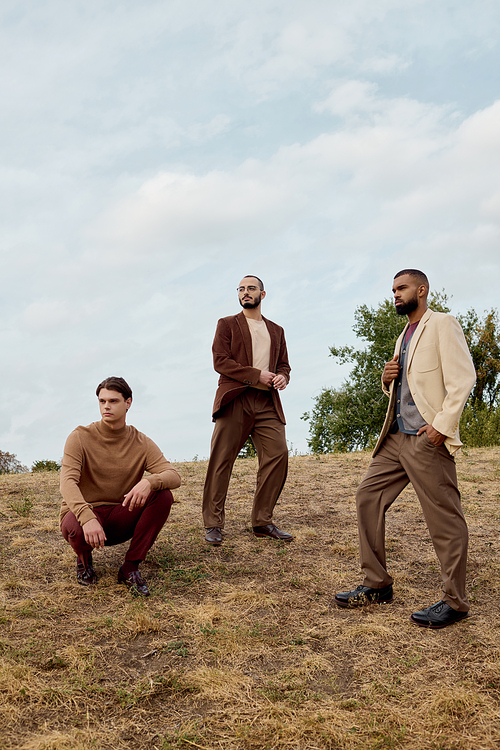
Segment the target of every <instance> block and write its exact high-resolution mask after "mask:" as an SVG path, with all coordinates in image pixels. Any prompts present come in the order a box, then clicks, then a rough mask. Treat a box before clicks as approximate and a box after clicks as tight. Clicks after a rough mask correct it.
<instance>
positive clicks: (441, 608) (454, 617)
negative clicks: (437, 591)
mask: <svg viewBox="0 0 500 750" xmlns="http://www.w3.org/2000/svg"><path fill="white" fill-rule="evenodd" d="M467 616H468V613H467V612H459V611H458V610H456V609H453V607H450V605H449V604H447V603H446V602H443V601H442V600H441V601H440V602H437V604H433V605H432V606H431V607H427V609H421V610H420V611H419V612H414V613H413V614H412V615H410V620H411V621H412V622H414V623H415V625H419V626H420V627H421V628H433V629H434V630H437V629H438V628H446V627H448V625H453V623H454V622H458V621H459V620H463V619H464V618H465V617H467Z"/></svg>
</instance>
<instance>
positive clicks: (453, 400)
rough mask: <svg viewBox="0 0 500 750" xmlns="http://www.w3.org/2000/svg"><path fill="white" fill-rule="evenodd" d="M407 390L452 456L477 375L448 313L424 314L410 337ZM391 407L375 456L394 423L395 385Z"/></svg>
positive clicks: (391, 390)
mask: <svg viewBox="0 0 500 750" xmlns="http://www.w3.org/2000/svg"><path fill="white" fill-rule="evenodd" d="M407 328H408V325H407V326H406V327H405V329H404V331H403V332H402V333H401V335H400V336H399V338H398V340H397V342H396V346H395V348H394V354H398V355H399V352H400V349H401V343H402V341H403V336H404V334H405V331H406V329H407ZM407 362H408V366H407V375H408V385H409V388H410V392H411V395H412V396H413V400H414V401H415V405H416V407H417V409H418V410H419V412H420V414H421V415H422V417H423V419H425V421H426V422H427V424H430V425H432V426H433V427H434V429H436V430H437V431H438V432H441V433H442V434H443V435H446V440H445V441H444V444H445V445H446V447H447V448H448V450H449V452H450V453H451V455H452V456H453V455H454V454H455V453H456V452H457V451H458V450H459V449H460V447H461V446H462V443H461V441H460V436H459V431H458V425H459V422H460V416H461V414H462V411H463V408H464V406H465V402H466V401H467V399H468V397H469V394H470V392H471V390H472V388H473V386H474V383H475V382H476V371H475V369H474V365H473V363H472V358H471V356H470V352H469V348H468V346H467V342H466V340H465V336H464V333H463V331H462V328H461V327H460V324H459V323H458V321H457V320H456V318H454V317H453V315H449V314H448V313H438V312H433V311H432V310H429V309H427V310H426V311H425V313H424V315H423V317H422V318H421V319H420V322H419V324H418V326H417V328H416V330H415V333H414V334H413V336H412V339H411V342H410V349H409V351H408V359H407ZM382 390H383V391H384V393H385V394H386V395H387V396H389V407H388V409H387V414H386V417H385V422H384V426H383V428H382V432H381V433H380V436H379V439H378V441H377V445H376V446H375V450H374V451H373V455H375V454H376V453H377V451H378V449H379V448H380V446H381V444H382V441H383V439H384V438H385V436H386V435H387V433H388V432H389V428H390V426H391V423H392V421H393V419H394V402H395V400H396V392H397V388H396V386H395V381H394V380H393V381H392V383H391V384H390V387H389V390H387V388H386V387H385V385H384V384H383V383H382Z"/></svg>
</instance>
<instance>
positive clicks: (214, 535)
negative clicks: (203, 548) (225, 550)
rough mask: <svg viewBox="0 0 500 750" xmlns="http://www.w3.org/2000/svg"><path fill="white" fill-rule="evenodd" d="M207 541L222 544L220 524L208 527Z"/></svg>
mask: <svg viewBox="0 0 500 750" xmlns="http://www.w3.org/2000/svg"><path fill="white" fill-rule="evenodd" d="M205 541H206V542H208V543H209V544H222V531H221V530H220V529H219V527H218V526H213V527H212V528H211V529H207V533H206V534H205Z"/></svg>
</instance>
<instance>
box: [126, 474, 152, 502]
mask: <svg viewBox="0 0 500 750" xmlns="http://www.w3.org/2000/svg"><path fill="white" fill-rule="evenodd" d="M150 494H151V483H150V482H148V480H147V479H146V478H145V477H144V478H143V479H141V481H140V482H137V484H136V485H135V487H132V489H131V490H130V492H127V494H126V495H125V497H124V500H123V503H122V505H123V507H124V508H127V507H128V509H129V510H135V509H136V508H142V506H143V505H144V504H145V502H146V500H147V499H148V497H149V496H150Z"/></svg>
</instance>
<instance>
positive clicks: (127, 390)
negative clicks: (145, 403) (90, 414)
mask: <svg viewBox="0 0 500 750" xmlns="http://www.w3.org/2000/svg"><path fill="white" fill-rule="evenodd" d="M103 388H106V389H107V390H108V391H118V393H121V394H122V396H123V398H124V400H125V401H126V400H127V399H129V398H132V389H131V387H130V386H129V384H128V383H127V381H126V380H124V379H123V378H117V377H110V378H106V379H105V380H103V381H102V383H99V385H98V386H97V389H96V392H95V395H96V396H97V397H98V398H99V394H100V392H101V391H102V389H103Z"/></svg>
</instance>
